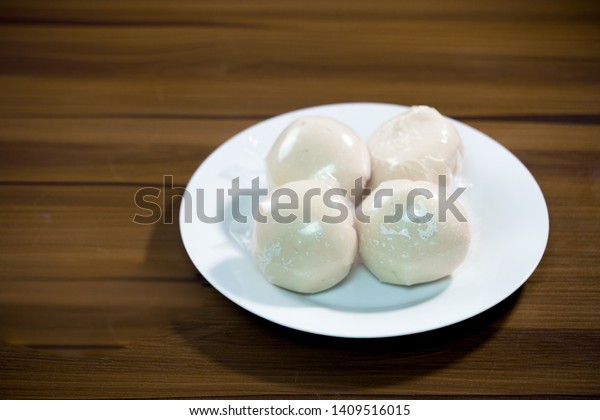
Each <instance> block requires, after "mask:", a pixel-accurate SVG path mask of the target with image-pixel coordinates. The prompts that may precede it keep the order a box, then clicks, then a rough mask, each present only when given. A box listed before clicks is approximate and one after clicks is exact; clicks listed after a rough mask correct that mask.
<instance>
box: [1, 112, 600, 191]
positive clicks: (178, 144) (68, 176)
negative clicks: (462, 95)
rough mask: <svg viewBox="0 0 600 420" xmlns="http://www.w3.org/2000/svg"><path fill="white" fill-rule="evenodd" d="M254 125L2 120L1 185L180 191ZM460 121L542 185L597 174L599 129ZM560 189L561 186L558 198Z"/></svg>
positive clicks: (243, 121) (244, 121)
mask: <svg viewBox="0 0 600 420" xmlns="http://www.w3.org/2000/svg"><path fill="white" fill-rule="evenodd" d="M442 111H444V110H443V109H442ZM258 121H260V120H259V119H256V118H250V119H245V118H234V119H231V120H230V119H225V120H219V119H177V120H170V119H127V118H125V119H118V118H109V119H47V118H43V119H29V118H25V119H11V120H4V121H2V123H1V124H0V182H3V183H17V182H29V183H31V182H46V183H48V182H50V183H61V182H81V183H92V182H95V183H116V184H118V183H125V184H127V183H129V184H131V183H134V184H138V185H139V186H144V185H160V184H162V182H163V176H165V175H173V177H174V182H175V184H178V185H185V184H186V183H187V181H188V180H189V177H190V176H191V174H192V173H193V172H194V171H195V170H196V168H197V167H198V166H199V164H200V163H201V162H202V160H204V159H205V158H206V157H207V156H208V155H209V154H210V153H211V152H212V151H213V150H214V149H216V148H217V147H218V146H219V145H220V144H221V143H223V142H224V141H226V140H227V139H229V138H230V137H231V136H233V135H234V134H236V133H237V132H239V131H241V130H243V129H245V128H247V127H249V126H251V125H252V124H254V123H256V122H258ZM466 122H467V123H469V124H471V125H473V126H474V127H475V128H478V129H479V130H481V131H483V132H484V133H486V134H488V135H490V136H491V137H493V138H495V139H496V140H497V141H499V142H500V143H501V144H503V145H504V146H505V147H507V148H509V149H510V150H512V151H513V153H515V154H516V155H517V157H519V158H520V159H521V160H522V161H523V162H524V163H525V164H526V165H527V166H528V167H529V169H530V170H531V171H532V172H533V174H534V175H535V176H536V177H542V178H541V180H542V182H544V180H543V177H544V176H552V177H553V179H552V182H554V181H556V178H557V177H561V176H564V175H567V174H568V175H570V176H577V177H578V178H580V177H585V176H588V177H589V176H592V177H593V176H594V173H595V171H596V162H597V161H598V158H599V157H598V153H599V152H600V141H598V138H600V125H573V124H555V123H526V122H516V123H513V122H501V121H500V122H498V121H491V122H489V121H478V120H472V119H469V120H468V121H466ZM467 153H468V151H467ZM560 182H562V181H560ZM564 182H571V181H569V180H566V181H564ZM593 185H595V184H592V186H593ZM575 188H581V187H578V186H575ZM549 190H550V191H551V188H550V189H549ZM565 190H566V187H565V188H564V189H561V191H560V193H561V194H562V193H563V192H565Z"/></svg>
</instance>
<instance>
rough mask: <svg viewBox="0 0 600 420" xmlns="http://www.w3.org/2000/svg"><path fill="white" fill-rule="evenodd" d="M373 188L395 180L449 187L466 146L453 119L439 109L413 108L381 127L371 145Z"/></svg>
mask: <svg viewBox="0 0 600 420" xmlns="http://www.w3.org/2000/svg"><path fill="white" fill-rule="evenodd" d="M368 148H369V152H370V153H371V165H372V176H371V186H372V187H377V186H378V185H379V184H380V183H381V182H383V181H388V180H392V179H411V180H414V181H429V182H432V183H435V184H437V183H438V176H439V175H445V176H446V183H447V184H449V183H450V182H451V180H452V177H453V176H456V175H458V174H459V173H460V171H461V169H462V160H463V152H464V146H463V143H462V140H461V139H460V136H459V134H458V132H457V131H456V129H455V128H454V126H453V125H452V123H451V122H450V120H448V119H447V118H446V117H444V116H443V115H442V114H440V113H439V112H438V111H437V110H436V109H435V108H431V107H428V106H413V107H411V108H410V109H409V110H407V111H406V112H405V113H403V114H401V115H399V116H397V117H395V118H393V119H391V120H390V121H388V122H386V123H384V124H383V125H381V126H380V127H379V128H378V129H377V130H376V131H375V132H374V133H373V135H371V137H370V139H369V142H368Z"/></svg>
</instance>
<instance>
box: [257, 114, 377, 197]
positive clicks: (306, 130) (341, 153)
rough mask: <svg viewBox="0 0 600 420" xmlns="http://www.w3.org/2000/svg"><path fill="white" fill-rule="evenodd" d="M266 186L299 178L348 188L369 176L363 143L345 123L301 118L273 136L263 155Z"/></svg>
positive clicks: (364, 183) (273, 186)
mask: <svg viewBox="0 0 600 420" xmlns="http://www.w3.org/2000/svg"><path fill="white" fill-rule="evenodd" d="M266 170H267V178H268V181H269V187H270V188H276V187H278V186H280V185H283V184H285V183H287V182H291V181H298V180H302V179H321V180H323V181H325V182H327V183H328V184H330V185H333V186H336V187H340V188H343V189H345V190H346V191H350V189H351V188H354V187H355V180H356V179H358V178H361V188H362V187H364V186H365V185H366V183H367V182H368V180H369V178H370V176H371V159H370V156H369V150H368V149H367V146H366V144H365V142H364V141H363V140H362V139H361V138H360V137H358V135H357V134H356V133H355V132H354V131H353V130H352V129H351V128H350V127H348V126H346V125H344V124H342V123H341V122H339V121H337V120H334V119H333V118H328V117H302V118H299V119H297V120H296V121H294V122H293V123H292V124H291V125H289V126H288V127H287V128H286V129H285V130H284V131H283V132H282V133H281V134H280V135H279V137H278V138H277V141H276V142H275V144H274V145H273V147H272V148H271V150H270V151H269V154H268V155H267V158H266Z"/></svg>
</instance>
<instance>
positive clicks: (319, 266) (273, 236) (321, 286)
mask: <svg viewBox="0 0 600 420" xmlns="http://www.w3.org/2000/svg"><path fill="white" fill-rule="evenodd" d="M328 190H331V187H330V186H329V185H327V184H326V183H324V182H323V181H320V180H303V181H294V182H290V183H287V184H284V185H282V186H281V187H279V188H277V189H276V190H274V191H272V192H271V194H269V196H268V197H267V198H266V199H265V200H263V201H262V202H261V203H260V205H259V208H258V214H259V215H261V216H264V217H265V218H266V222H265V223H261V222H260V221H258V220H257V221H256V222H255V225H254V232H253V237H252V256H253V258H254V261H255V263H256V265H257V267H258V268H259V270H260V271H261V273H262V274H263V275H264V276H265V278H266V279H267V280H269V281H270V282H271V283H273V284H275V285H277V286H280V287H283V288H285V289H289V290H292V291H295V292H300V293H316V292H320V291H322V290H325V289H328V288H330V287H332V286H334V285H335V284H337V283H338V282H340V281H341V280H342V279H343V278H344V277H346V275H347V274H348V272H349V271H350V268H351V266H352V263H353V262H354V259H355V257H356V252H357V247H358V238H357V234H356V230H355V229H354V213H353V211H354V208H352V207H351V205H350V203H349V201H348V200H347V199H346V198H345V197H343V196H341V195H333V196H331V197H330V199H331V200H330V201H328V200H327V199H325V195H324V194H325V193H326V191H328ZM283 192H286V194H284V195H280V196H279V198H277V200H276V197H274V196H277V195H278V194H281V193H283ZM290 193H295V195H296V197H297V205H293V204H294V201H293V198H290ZM307 197H309V198H310V201H308V200H307ZM277 202H278V203H282V204H285V205H286V206H287V207H293V208H291V209H287V210H284V207H283V206H280V207H279V208H278V212H276V211H275V207H277V204H276V203H277ZM340 208H341V209H342V210H340ZM343 213H345V215H346V217H341V216H343ZM293 216H295V220H294V221H291V222H285V221H283V220H282V219H281V218H291V217H293ZM325 216H327V217H334V218H338V219H339V220H337V223H331V222H330V221H328V220H327V219H326V221H324V220H323V218H324V217H325ZM278 219H279V220H278Z"/></svg>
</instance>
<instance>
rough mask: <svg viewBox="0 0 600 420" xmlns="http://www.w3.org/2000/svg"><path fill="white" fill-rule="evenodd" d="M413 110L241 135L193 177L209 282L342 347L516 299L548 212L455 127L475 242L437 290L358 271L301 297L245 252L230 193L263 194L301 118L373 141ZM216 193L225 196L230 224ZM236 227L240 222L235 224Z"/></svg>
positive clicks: (185, 225)
mask: <svg viewBox="0 0 600 420" xmlns="http://www.w3.org/2000/svg"><path fill="white" fill-rule="evenodd" d="M405 110H406V107H404V106H399V105H390V104H378V103H345V104H333V105H323V106H317V107H313V108H306V109H301V110H297V111H293V112H289V113H286V114H282V115H279V116H276V117H273V118H270V119H268V120H265V121H263V122H260V123H258V124H256V125H254V126H252V127H250V128H248V129H246V130H244V131H242V132H241V133H239V134H237V135H235V136H234V137H232V138H231V139H229V140H228V141H227V142H225V143H224V144H222V145H221V146H220V147H219V148H218V149H217V150H215V151H214V153H212V154H211V155H210V156H209V157H208V158H207V159H206V160H205V161H204V162H203V163H202V165H200V167H199V168H198V170H197V171H196V172H195V173H194V175H193V176H192V178H191V179H190V182H189V184H188V186H187V191H188V192H189V194H187V195H186V197H184V200H183V202H182V205H181V212H180V228H181V236H182V238H183V243H184V246H185V248H186V250H187V252H188V254H189V256H190V258H191V259H192V261H193V263H194V264H195V266H196V268H197V269H198V270H199V271H200V273H202V275H203V276H204V277H205V278H206V279H207V280H208V281H209V282H210V283H211V284H212V285H213V286H214V287H215V288H216V289H217V290H218V291H219V292H221V293H222V294H223V295H225V296H226V297H227V298H229V299H230V300H232V301H233V302H235V303H236V304H238V305H239V306H241V307H243V308H245V309H247V310H248V311H250V312H253V313H254V314H256V315H259V316H261V317H263V318H265V319H268V320H270V321H273V322H276V323H278V324H281V325H284V326H287V327H291V328H295V329H298V330H302V331H307V332H311V333H316V334H323V335H329V336H338V337H357V338H359V337H360V338H371V337H389V336H399V335H406V334H413V333H418V332H423V331H428V330H432V329H436V328H440V327H444V326H447V325H450V324H453V323H456V322H459V321H462V320H464V319H467V318H469V317H472V316H474V315H477V314H479V313H481V312H483V311H485V310H486V309H488V308H490V307H492V306H494V305H495V304H497V303H499V302H500V301H502V300H503V299H505V298H506V297H508V296H509V295H510V294H511V293H513V292H514V291H515V290H517V289H518V288H519V287H520V286H521V285H522V284H523V283H524V282H525V281H526V280H527V278H528V277H529V276H530V275H531V273H532V272H533V270H534V269H535V268H536V266H537V265H538V263H539V261H540V260H541V258H542V255H543V253H544V249H545V247H546V242H547V240H548V230H549V227H548V225H549V224H548V209H547V207H546V203H545V200H544V197H543V195H542V192H541V190H540V188H539V186H538V184H537V183H536V181H535V179H534V178H533V176H532V175H531V173H529V171H528V170H527V168H526V167H525V166H524V165H523V164H522V163H521V162H520V161H519V160H518V159H517V158H516V157H515V156H514V155H513V154H511V153H510V152H509V151H508V150H507V149H505V148H504V147H503V146H501V145H500V144H498V143H497V142H496V141H494V140H493V139H491V138H490V137H488V136H486V135H485V134H483V133H481V132H479V131H477V130H475V129H474V128H472V127H469V126H467V125H465V124H463V123H461V122H458V121H453V122H454V124H455V126H456V128H457V130H458V132H459V133H460V135H461V137H462V139H463V142H464V145H465V160H464V166H463V174H462V177H461V179H460V181H459V182H460V183H461V184H463V185H464V186H466V191H465V192H464V193H463V195H462V196H461V201H463V203H465V204H466V207H467V210H468V215H467V219H468V220H469V222H470V223H471V231H472V234H473V240H472V243H471V247H470V250H469V254H468V256H467V258H466V260H465V261H464V263H463V264H462V265H461V266H460V267H459V268H458V269H457V270H456V271H455V272H454V273H453V274H452V275H451V276H448V277H446V278H444V279H442V280H438V281H435V282H431V283H427V284H422V285H417V286H411V287H404V286H395V285H390V284H385V283H381V282H379V281H378V280H377V279H376V278H375V277H374V276H373V275H372V274H371V273H370V272H369V271H368V270H367V269H366V268H365V267H364V266H362V265H359V264H357V265H356V266H355V267H354V268H353V270H352V271H351V272H350V274H349V275H348V277H347V278H346V279H344V280H343V281H342V282H341V283H339V284H338V285H336V286H335V287H333V288H332V289H329V290H327V291H325V292H321V293H317V294H314V295H302V294H297V293H294V292H290V291H287V290H284V289H281V288H279V287H277V286H274V285H272V284H271V283H269V282H268V281H267V280H265V279H264V278H263V277H262V275H261V274H260V273H259V271H258V270H257V269H256V267H255V266H254V264H253V261H252V258H251V254H250V252H249V250H248V238H249V234H250V232H251V228H252V217H251V215H252V208H251V202H250V198H249V197H247V198H246V200H245V201H244V200H241V201H240V209H241V213H242V215H246V216H249V217H248V222H247V223H240V222H239V221H236V220H234V218H233V217H232V215H231V213H232V212H231V208H232V197H231V196H230V195H229V194H228V189H230V188H231V186H232V180H233V179H235V178H238V177H239V183H240V187H241V188H246V187H250V185H251V181H252V179H253V178H256V177H259V179H260V183H261V184H260V185H261V186H265V185H266V181H265V173H264V157H265V155H266V153H267V152H268V150H269V148H270V147H271V145H272V144H273V142H274V141H275V139H276V138H277V136H278V135H279V133H281V131H282V130H283V129H284V128H285V127H286V126H287V125H288V124H290V123H291V122H292V121H294V120H295V119H296V118H298V117H300V116H305V115H318V116H329V117H332V118H335V119H337V120H339V121H341V122H343V123H345V124H347V125H349V126H350V127H352V128H353V129H354V130H355V131H356V132H357V133H358V134H359V135H360V136H361V137H362V138H364V139H368V138H369V136H370V135H371V133H372V132H373V131H374V130H375V129H376V128H377V127H378V126H379V125H380V124H382V123H384V122H385V121H387V120H389V119H390V118H392V117H394V116H396V115H398V114H400V113H402V112H404V111H405ZM217 189H223V190H224V200H223V202H224V206H223V214H224V221H223V222H220V223H206V222H203V221H202V220H201V219H200V217H198V211H201V213H202V214H204V215H206V216H207V217H211V216H216V215H218V212H217V209H218V206H217V204H218V203H219V201H220V200H218V198H219V194H218V192H217ZM238 219H239V218H238Z"/></svg>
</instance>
